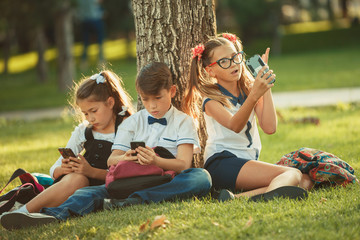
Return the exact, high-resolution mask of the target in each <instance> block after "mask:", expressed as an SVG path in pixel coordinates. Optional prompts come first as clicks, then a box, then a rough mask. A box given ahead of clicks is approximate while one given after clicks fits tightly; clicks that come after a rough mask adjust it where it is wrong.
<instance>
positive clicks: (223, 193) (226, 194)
mask: <svg viewBox="0 0 360 240" xmlns="http://www.w3.org/2000/svg"><path fill="white" fill-rule="evenodd" d="M233 199H235V196H234V194H233V193H232V192H231V191H229V190H227V189H221V190H220V193H219V196H218V200H219V202H225V201H229V200H233Z"/></svg>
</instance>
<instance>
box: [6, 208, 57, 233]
mask: <svg viewBox="0 0 360 240" xmlns="http://www.w3.org/2000/svg"><path fill="white" fill-rule="evenodd" d="M55 221H57V219H56V218H55V217H53V216H50V215H46V214H42V213H22V212H9V213H6V214H3V215H2V217H1V225H2V226H3V227H4V228H6V229H7V230H13V229H20V228H27V227H32V226H36V225H44V224H48V223H52V222H55Z"/></svg>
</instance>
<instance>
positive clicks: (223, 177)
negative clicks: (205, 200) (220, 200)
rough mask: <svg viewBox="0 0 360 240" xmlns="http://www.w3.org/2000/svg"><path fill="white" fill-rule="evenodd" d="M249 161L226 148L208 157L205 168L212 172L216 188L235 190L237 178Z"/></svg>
mask: <svg viewBox="0 0 360 240" xmlns="http://www.w3.org/2000/svg"><path fill="white" fill-rule="evenodd" d="M248 161H249V160H248V159H243V158H238V157H237V156H235V155H234V154H232V153H231V152H229V151H226V150H225V151H222V152H221V153H215V154H214V155H212V156H211V157H210V158H208V159H207V160H206V163H205V166H204V168H205V169H206V170H207V171H208V172H209V173H210V175H211V179H212V183H213V187H214V188H215V189H229V190H231V191H233V192H235V190H236V189H235V188H236V178H237V176H238V175H239V172H240V170H241V168H242V167H243V166H244V165H245V163H247V162H248Z"/></svg>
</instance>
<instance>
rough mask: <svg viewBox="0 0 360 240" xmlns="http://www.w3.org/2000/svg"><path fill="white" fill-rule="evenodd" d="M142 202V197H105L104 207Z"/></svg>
mask: <svg viewBox="0 0 360 240" xmlns="http://www.w3.org/2000/svg"><path fill="white" fill-rule="evenodd" d="M141 203H142V201H141V198H125V199H104V209H112V208H122V207H129V206H132V205H138V204H141Z"/></svg>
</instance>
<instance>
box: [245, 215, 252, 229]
mask: <svg viewBox="0 0 360 240" xmlns="http://www.w3.org/2000/svg"><path fill="white" fill-rule="evenodd" d="M252 224H253V218H252V217H251V216H249V220H248V221H247V223H246V224H245V227H250V226H251V225H252Z"/></svg>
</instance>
